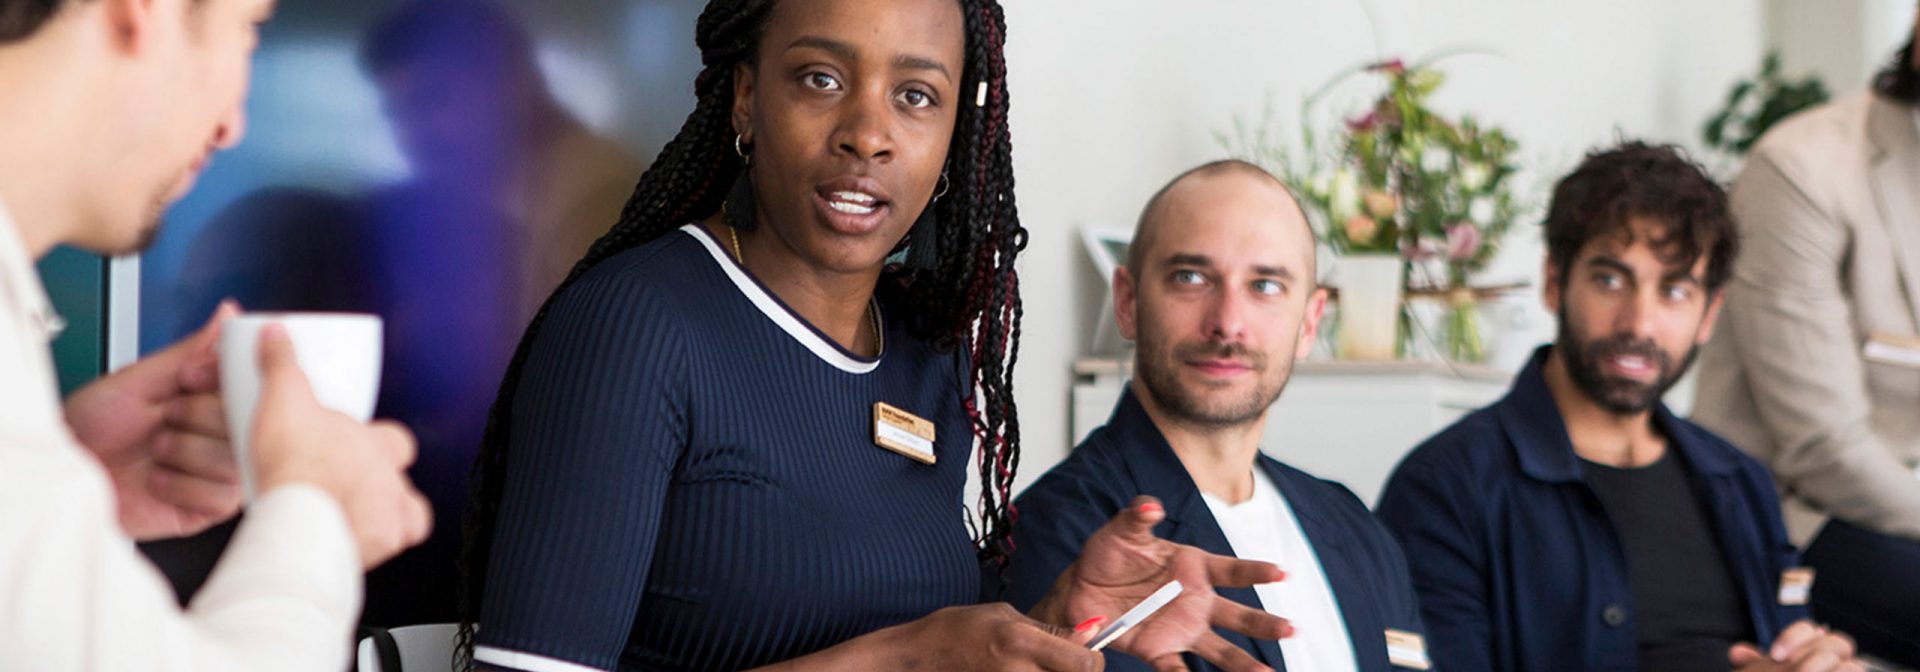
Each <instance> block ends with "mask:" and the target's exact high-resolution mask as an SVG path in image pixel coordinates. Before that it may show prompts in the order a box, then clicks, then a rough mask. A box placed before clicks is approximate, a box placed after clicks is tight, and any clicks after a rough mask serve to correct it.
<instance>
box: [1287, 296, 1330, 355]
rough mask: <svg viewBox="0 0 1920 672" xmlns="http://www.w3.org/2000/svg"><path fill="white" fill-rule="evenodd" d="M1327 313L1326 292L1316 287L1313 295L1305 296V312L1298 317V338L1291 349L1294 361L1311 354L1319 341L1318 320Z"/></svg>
mask: <svg viewBox="0 0 1920 672" xmlns="http://www.w3.org/2000/svg"><path fill="white" fill-rule="evenodd" d="M1326 313H1327V290H1326V289H1325V288H1321V287H1316V288H1314V290H1313V294H1310V295H1308V296H1307V310H1306V312H1305V313H1302V314H1301V315H1300V336H1299V339H1298V341H1297V342H1296V343H1295V345H1294V348H1293V358H1294V359H1306V358H1307V355H1311V354H1313V344H1314V342H1315V341H1317V340H1319V339H1320V318H1321V317H1323V316H1325V315H1326Z"/></svg>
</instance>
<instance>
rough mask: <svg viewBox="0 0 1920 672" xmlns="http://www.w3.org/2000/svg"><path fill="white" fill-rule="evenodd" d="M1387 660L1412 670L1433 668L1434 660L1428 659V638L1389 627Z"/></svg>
mask: <svg viewBox="0 0 1920 672" xmlns="http://www.w3.org/2000/svg"><path fill="white" fill-rule="evenodd" d="M1387 662H1389V663H1392V664H1393V666H1394V667H1404V668H1407V669H1411V670H1430V669H1433V661H1430V660H1428V659H1427V638H1425V637H1421V636H1420V634H1419V633H1414V632H1407V631H1405V630H1395V629H1393V628H1387Z"/></svg>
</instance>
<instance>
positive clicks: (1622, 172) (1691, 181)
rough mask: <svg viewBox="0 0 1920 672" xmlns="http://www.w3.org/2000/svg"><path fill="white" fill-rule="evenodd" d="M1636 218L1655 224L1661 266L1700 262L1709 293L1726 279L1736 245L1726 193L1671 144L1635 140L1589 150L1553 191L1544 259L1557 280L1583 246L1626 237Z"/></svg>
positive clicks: (1630, 239) (1629, 235)
mask: <svg viewBox="0 0 1920 672" xmlns="http://www.w3.org/2000/svg"><path fill="white" fill-rule="evenodd" d="M1636 217H1640V218H1647V219H1652V220H1656V221H1659V222H1661V223H1662V224H1663V225H1664V230H1663V232H1662V233H1658V234H1654V235H1657V236H1659V238H1657V239H1655V240H1650V241H1648V242H1649V243H1650V244H1652V245H1653V246H1654V248H1655V250H1656V253H1657V254H1658V255H1659V256H1660V258H1661V260H1662V261H1664V262H1667V263H1669V264H1676V265H1683V266H1688V267H1691V266H1692V265H1693V264H1694V263H1695V262H1697V261H1698V260H1699V259H1700V257H1701V255H1705V256H1706V257H1707V277H1706V285H1707V290H1708V291H1713V290H1717V289H1719V288H1720V287H1721V286H1722V285H1724V284H1726V281H1727V278H1728V277H1729V276H1730V275H1732V272H1733V269H1732V265H1733V257H1734V255H1735V254H1736V253H1737V252H1738V248H1739V241H1738V239H1737V238H1736V234H1735V233H1734V230H1733V216H1732V214H1731V213H1729V212H1728V210H1727V192H1726V190H1724V189H1722V188H1721V187H1720V184H1719V183H1717V182H1715V181H1714V180H1713V178H1711V177H1708V176H1707V172H1706V171H1705V170H1703V169H1702V168H1701V167H1700V165H1699V164H1697V163H1694V162H1693V161H1692V160H1691V159H1689V158H1687V156H1686V154H1685V152H1684V151H1682V150H1681V149H1680V148H1678V147H1675V146H1673V145H1648V144H1646V143H1643V142H1639V141H1628V142H1623V143H1621V144H1620V145H1618V146H1615V147H1611V148H1607V149H1602V150H1596V151H1594V152H1592V153H1590V154H1588V155H1587V158H1586V160H1584V161H1582V162H1580V166H1579V167H1578V168H1575V169H1574V170H1573V172H1572V173H1571V174H1569V175H1567V176H1566V177H1565V178H1562V179H1561V180H1560V183H1559V184H1557V185H1555V186H1554V188H1553V203H1552V204H1551V205H1549V206H1548V207H1547V220H1546V223H1545V226H1546V238H1547V260H1548V262H1549V263H1550V264H1551V265H1552V267H1553V269H1554V270H1556V271H1558V272H1559V273H1560V274H1561V276H1562V277H1565V274H1566V272H1567V270H1568V269H1569V267H1571V266H1572V265H1573V261H1574V259H1575V258H1576V257H1577V256H1579V254H1580V251H1581V250H1583V249H1585V248H1586V246H1587V243H1588V242H1591V241H1593V240H1595V239H1598V238H1603V237H1608V236H1617V235H1625V236H1627V239H1628V241H1629V242H1631V241H1632V239H1633V235H1634V233H1633V228H1632V226H1631V224H1632V220H1633V219H1634V218H1636Z"/></svg>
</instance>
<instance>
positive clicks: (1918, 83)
mask: <svg viewBox="0 0 1920 672" xmlns="http://www.w3.org/2000/svg"><path fill="white" fill-rule="evenodd" d="M1873 92H1874V93H1876V94H1879V95H1880V97H1881V98H1885V99H1887V100H1889V101H1892V102H1896V103H1901V104H1905V105H1914V106H1920V70H1915V69H1914V67H1913V40H1912V39H1908V40H1907V46H1904V47H1901V48H1900V51H1899V52H1897V53H1895V54H1894V55H1893V60H1892V61H1889V62H1888V63H1887V64H1886V65H1884V66H1881V68H1880V72H1878V73H1875V74H1874V75H1873Z"/></svg>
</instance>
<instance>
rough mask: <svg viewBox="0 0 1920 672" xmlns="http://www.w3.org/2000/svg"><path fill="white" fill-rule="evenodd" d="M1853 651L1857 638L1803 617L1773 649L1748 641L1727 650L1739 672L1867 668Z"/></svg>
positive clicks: (1856, 671)
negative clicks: (1766, 649)
mask: <svg viewBox="0 0 1920 672" xmlns="http://www.w3.org/2000/svg"><path fill="white" fill-rule="evenodd" d="M1853 653H1854V649H1853V639H1851V638H1849V637H1847V636H1846V635H1843V634H1840V633H1838V632H1833V631H1831V630H1828V629H1826V628H1824V627H1821V626H1818V625H1814V623H1813V621H1804V620H1803V621H1796V622H1794V624H1793V625H1790V626H1787V629H1786V631H1784V632H1781V633H1780V636H1779V637H1775V638H1774V640H1773V649H1772V650H1771V651H1767V652H1762V651H1761V650H1760V649H1759V647H1756V646H1754V645H1752V644H1747V643H1744V642H1742V643H1740V644H1735V645H1733V648H1731V649H1728V650H1727V662H1730V663H1733V667H1734V669H1735V670H1737V671H1739V672H1749V671H1754V672H1758V671H1760V670H1792V671H1793V672H1862V671H1863V670H1865V669H1866V668H1865V667H1864V666H1862V665H1861V664H1860V662H1859V661H1856V660H1854V659H1853Z"/></svg>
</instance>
